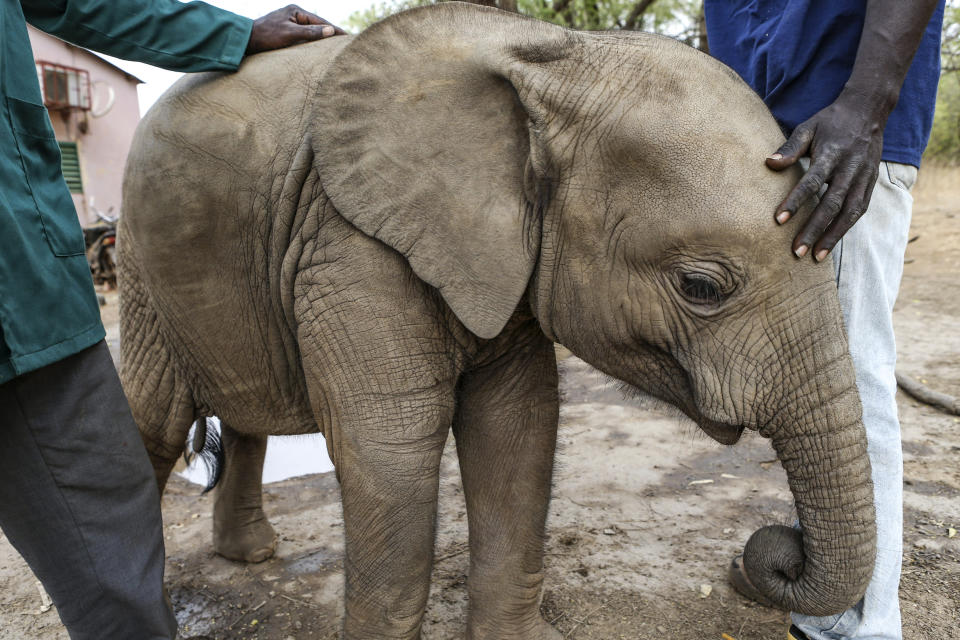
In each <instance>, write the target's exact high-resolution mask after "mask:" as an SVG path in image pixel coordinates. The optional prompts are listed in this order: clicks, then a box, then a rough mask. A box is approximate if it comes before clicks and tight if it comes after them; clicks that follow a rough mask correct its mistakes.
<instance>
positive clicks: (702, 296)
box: [680, 273, 723, 304]
mask: <svg viewBox="0 0 960 640" xmlns="http://www.w3.org/2000/svg"><path fill="white" fill-rule="evenodd" d="M680 290H681V291H682V292H683V295H684V296H686V298H687V299H688V300H690V302H695V303H697V304H719V303H720V302H721V301H722V300H723V294H722V293H721V291H720V287H719V285H717V283H716V282H715V281H714V280H713V278H711V277H709V276H705V275H701V274H698V273H687V274H684V275H683V276H681V279H680Z"/></svg>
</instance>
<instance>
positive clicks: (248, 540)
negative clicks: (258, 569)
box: [213, 424, 277, 562]
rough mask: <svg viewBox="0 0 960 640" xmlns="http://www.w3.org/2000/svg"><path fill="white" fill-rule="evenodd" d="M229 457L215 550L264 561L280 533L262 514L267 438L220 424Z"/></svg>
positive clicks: (216, 524) (219, 498)
mask: <svg viewBox="0 0 960 640" xmlns="http://www.w3.org/2000/svg"><path fill="white" fill-rule="evenodd" d="M221 437H222V440H223V449H224V453H225V456H226V462H225V464H224V470H223V477H222V478H220V485H219V487H218V488H217V498H216V502H215V504H214V507H213V548H214V550H215V551H216V552H217V553H219V554H220V555H221V556H223V557H224V558H229V559H230V560H238V561H241V562H263V561H264V560H266V559H267V558H269V557H271V556H272V555H273V552H274V551H275V550H276V548H277V534H276V532H274V530H273V527H272V526H270V522H269V521H268V520H267V516H266V514H264V512H263V483H262V478H263V458H264V456H265V455H266V453H267V438H266V437H264V436H248V435H244V434H241V433H238V432H237V431H236V430H234V429H232V428H230V426H229V425H227V424H221Z"/></svg>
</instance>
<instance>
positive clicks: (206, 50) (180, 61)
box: [20, 0, 253, 71]
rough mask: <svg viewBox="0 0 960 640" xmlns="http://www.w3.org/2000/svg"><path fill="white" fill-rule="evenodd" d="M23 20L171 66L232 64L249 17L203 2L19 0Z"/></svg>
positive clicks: (192, 68)
mask: <svg viewBox="0 0 960 640" xmlns="http://www.w3.org/2000/svg"><path fill="white" fill-rule="evenodd" d="M20 5H21V6H22V7H23V13H24V16H25V17H26V19H27V22H29V23H30V24H32V25H33V26H35V27H36V28H38V29H40V30H42V31H46V32H47V33H50V34H53V35H55V36H57V37H58V38H61V39H63V40H66V41H68V42H72V43H74V44H77V45H79V46H82V47H86V48H88V49H93V50H95V51H100V52H101V53H106V54H109V55H111V56H116V57H117V58H123V59H125V60H136V61H138V62H146V63H147V64H151V65H154V66H157V67H163V68H164V69H170V70H171V71H215V70H233V69H236V68H237V66H238V65H239V64H240V60H241V59H242V58H243V54H244V51H245V50H246V48H247V42H248V41H249V39H250V29H251V28H252V26H253V21H252V20H250V19H249V18H244V17H241V16H238V15H236V14H234V13H231V12H229V11H225V10H223V9H218V8H216V7H213V6H211V5H208V4H206V3H204V2H187V3H183V2H177V1H176V0H20Z"/></svg>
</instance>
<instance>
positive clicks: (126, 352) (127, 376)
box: [120, 250, 196, 494]
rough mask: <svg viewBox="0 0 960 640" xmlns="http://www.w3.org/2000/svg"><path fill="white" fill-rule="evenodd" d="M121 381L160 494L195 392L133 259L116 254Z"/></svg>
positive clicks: (182, 438) (181, 443)
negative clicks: (182, 374)
mask: <svg viewBox="0 0 960 640" xmlns="http://www.w3.org/2000/svg"><path fill="white" fill-rule="evenodd" d="M120 260H121V262H120V266H121V269H120V288H121V296H120V333H121V340H120V350H121V357H122V364H123V366H122V367H121V369H120V381H121V382H122V383H123V390H124V393H125V394H126V396H127V399H128V400H129V402H130V409H131V411H132V412H133V418H134V420H135V421H136V423H137V428H138V429H139V430H140V437H141V439H142V440H143V444H144V447H146V449H147V453H148V454H149V456H150V462H151V464H152V465H153V471H154V474H155V475H156V478H157V486H158V487H159V489H160V493H161V494H163V489H164V486H166V483H167V478H168V477H169V476H170V472H171V471H172V470H173V466H174V464H176V462H177V458H179V457H180V455H181V454H182V453H183V449H184V446H185V444H186V439H187V433H188V432H189V430H190V425H191V424H193V421H194V415H195V413H196V409H195V407H194V402H193V393H192V391H191V389H190V388H189V386H188V385H187V384H186V383H185V382H184V381H183V379H182V377H180V376H179V375H178V374H177V371H176V366H175V362H176V360H175V358H174V356H173V354H172V353H171V352H170V350H169V348H168V347H167V345H166V343H165V341H164V338H163V336H162V335H161V332H160V323H159V319H158V317H157V313H156V311H155V310H154V309H153V308H152V306H151V304H150V300H149V297H148V295H147V293H146V291H145V290H144V287H143V282H142V280H141V279H140V276H139V270H138V268H137V264H136V261H135V260H132V259H130V258H129V257H128V256H126V255H124V252H123V251H122V250H121V254H120Z"/></svg>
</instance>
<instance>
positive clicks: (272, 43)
mask: <svg viewBox="0 0 960 640" xmlns="http://www.w3.org/2000/svg"><path fill="white" fill-rule="evenodd" d="M346 33H347V32H346V31H344V30H343V29H341V28H340V27H337V26H335V25H332V24H330V23H329V22H327V21H326V20H324V19H323V18H321V17H320V16H316V15H314V14H312V13H310V12H309V11H305V10H303V9H301V8H300V7H298V6H296V5H293V4H291V5H288V6H286V7H284V8H283V9H277V10H276V11H271V12H270V13H268V14H267V15H265V16H263V17H261V18H257V19H256V20H254V22H253V29H252V30H251V31H250V41H249V42H248V43H247V51H246V53H247V55H249V54H251V53H259V52H261V51H271V50H273V49H283V48H284V47H290V46H293V45H295V44H302V43H304V42H312V41H313V40H320V39H322V38H329V37H330V36H337V35H339V36H342V35H346Z"/></svg>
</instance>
